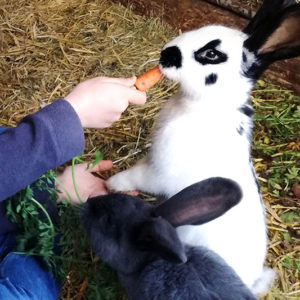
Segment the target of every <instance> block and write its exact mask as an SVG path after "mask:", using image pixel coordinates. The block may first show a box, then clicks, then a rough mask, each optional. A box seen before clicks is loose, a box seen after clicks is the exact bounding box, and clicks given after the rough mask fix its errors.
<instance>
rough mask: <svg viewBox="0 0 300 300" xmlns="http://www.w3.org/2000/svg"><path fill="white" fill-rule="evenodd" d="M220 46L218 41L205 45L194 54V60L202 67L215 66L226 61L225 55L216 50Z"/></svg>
mask: <svg viewBox="0 0 300 300" xmlns="http://www.w3.org/2000/svg"><path fill="white" fill-rule="evenodd" d="M220 44H221V41H220V40H213V41H211V42H209V43H207V44H206V45H205V46H204V47H202V48H200V49H198V50H197V51H195V52H194V57H195V60H196V61H197V62H199V63H200V64H202V65H208V64H211V65H217V64H220V63H223V62H225V61H227V59H228V57H227V55H226V54H225V53H223V52H221V51H219V50H217V49H216V47H217V46H219V45H220Z"/></svg>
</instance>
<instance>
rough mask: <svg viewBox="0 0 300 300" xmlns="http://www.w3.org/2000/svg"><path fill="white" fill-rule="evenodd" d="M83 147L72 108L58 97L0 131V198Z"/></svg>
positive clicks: (78, 152) (79, 128) (78, 123)
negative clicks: (13, 126)
mask: <svg viewBox="0 0 300 300" xmlns="http://www.w3.org/2000/svg"><path fill="white" fill-rule="evenodd" d="M83 150H84V134H83V129H82V126H81V123H80V120H79V118H78V116H77V114H76V112H75V111H74V109H73V107H72V106H71V105H70V104H69V103H68V102H67V101H65V100H64V99H59V100H57V101H55V102H54V103H52V104H50V105H48V106H46V107H45V108H43V109H41V110H40V111H38V112H37V113H35V114H32V115H29V116H26V117H25V118H24V119H23V120H22V121H21V123H20V124H19V125H18V126H17V127H15V128H10V129H7V130H6V131H5V132H4V133H2V134H0V201H3V200H4V199H6V198H8V197H10V196H12V195H14V194H15V193H16V192H18V191H19V190H21V189H23V188H25V187H26V186H27V185H29V184H31V183H33V182H34V181H35V180H36V179H37V178H39V177H40V176H41V175H42V174H44V173H45V172H46V171H48V170H50V169H54V168H56V167H58V166H60V165H61V164H63V163H65V162H66V161H68V160H70V159H71V158H73V157H74V156H76V155H78V154H80V153H82V152H83Z"/></svg>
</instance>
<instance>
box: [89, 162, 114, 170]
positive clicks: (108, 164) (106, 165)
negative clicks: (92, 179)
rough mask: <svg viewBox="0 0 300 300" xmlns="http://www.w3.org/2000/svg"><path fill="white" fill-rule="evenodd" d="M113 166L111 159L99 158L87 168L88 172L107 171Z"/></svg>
mask: <svg viewBox="0 0 300 300" xmlns="http://www.w3.org/2000/svg"><path fill="white" fill-rule="evenodd" d="M112 167H113V162H112V161H111V160H100V162H99V163H98V164H97V165H95V166H94V167H92V168H91V169H89V172H91V173H92V172H103V171H108V170H110V169H111V168H112Z"/></svg>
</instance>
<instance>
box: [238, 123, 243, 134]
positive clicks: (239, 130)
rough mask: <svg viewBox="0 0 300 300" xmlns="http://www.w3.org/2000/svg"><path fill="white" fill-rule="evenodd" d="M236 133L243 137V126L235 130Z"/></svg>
mask: <svg viewBox="0 0 300 300" xmlns="http://www.w3.org/2000/svg"><path fill="white" fill-rule="evenodd" d="M237 132H238V134H239V135H243V133H244V128H243V126H241V125H240V127H239V128H238V129H237Z"/></svg>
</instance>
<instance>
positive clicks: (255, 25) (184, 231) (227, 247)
mask: <svg viewBox="0 0 300 300" xmlns="http://www.w3.org/2000/svg"><path fill="white" fill-rule="evenodd" d="M299 28H300V4H296V2H295V1H293V0H265V1H264V3H263V5H262V7H261V8H260V10H259V11H258V12H257V14H256V16H255V17H254V18H253V19H252V20H251V21H250V23H249V24H248V26H247V27H246V28H245V29H244V30H243V31H239V30H236V29H232V28H229V27H225V26H221V25H208V26H205V27H202V28H200V29H196V30H192V31H189V32H185V33H183V34H182V35H180V36H178V37H176V38H175V39H173V40H172V41H170V42H168V43H167V44H166V45H165V46H164V47H163V49H162V51H161V57H160V64H159V67H160V70H161V71H162V73H163V74H164V75H165V76H166V77H167V78H168V79H170V80H173V81H176V82H178V83H179V84H180V91H179V93H178V94H176V95H175V96H173V97H172V98H171V99H169V100H168V101H167V102H166V104H165V105H164V107H163V108H162V110H161V112H160V114H159V116H158V120H157V124H156V128H155V131H154V132H153V136H152V147H151V149H150V151H149V153H148V155H147V156H146V157H145V158H143V159H142V160H140V161H139V162H138V163H137V164H136V165H135V166H133V167H132V168H131V169H128V170H125V171H123V172H120V173H118V174H116V175H114V176H112V177H111V178H110V179H109V180H108V186H109V188H110V189H111V190H114V191H130V190H136V189H138V190H141V191H145V192H148V193H151V194H156V195H165V196H166V197H171V196H173V195H174V194H176V193H177V192H178V191H180V190H181V189H183V188H185V187H187V186H189V185H191V184H193V183H195V182H198V181H201V180H203V179H205V178H209V177H215V176H220V177H225V178H231V179H232V180H234V181H236V182H238V184H239V185H240V187H241V189H242V191H243V199H242V201H241V202H240V203H239V204H238V205H237V206H235V207H234V208H233V209H231V210H230V211H228V212H227V213H226V214H224V215H223V216H222V217H220V218H218V219H216V220H214V221H212V222H209V223H207V224H203V225H200V226H194V225H193V226H192V225H189V226H181V227H179V228H178V229H177V231H178V234H179V237H180V239H181V240H182V241H183V242H185V243H187V244H189V245H194V246H199V245H201V246H205V247H207V248H209V249H211V250H213V251H214V252H216V253H217V254H218V255H220V256H221V257H222V258H223V259H224V260H225V261H226V263H227V264H229V265H230V266H231V267H232V268H233V269H234V270H235V271H236V273H237V274H238V275H239V276H240V277H241V279H242V280H243V282H244V283H245V284H246V285H247V286H248V287H249V288H250V289H251V290H252V291H253V292H254V293H255V294H260V293H264V292H266V291H267V290H268V288H269V286H270V284H271V283H272V281H273V279H274V276H275V275H274V272H273V271H272V270H270V269H267V268H265V267H264V262H265V257H266V249H267V230H266V224H265V209H264V205H263V202H262V199H261V194H260V189H259V184H258V181H257V178H256V174H255V170H254V168H253V163H252V159H251V142H252V129H253V120H252V115H253V109H252V106H251V103H250V101H249V97H250V96H249V93H250V91H251V89H252V88H253V85H254V84H255V81H256V80H257V78H259V76H260V75H261V74H262V73H263V71H264V70H265V69H266V68H267V67H268V66H269V65H270V64H271V63H273V62H274V61H276V60H279V59H286V58H291V57H295V56H298V55H299V54H300V35H299V32H298V29H299Z"/></svg>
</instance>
